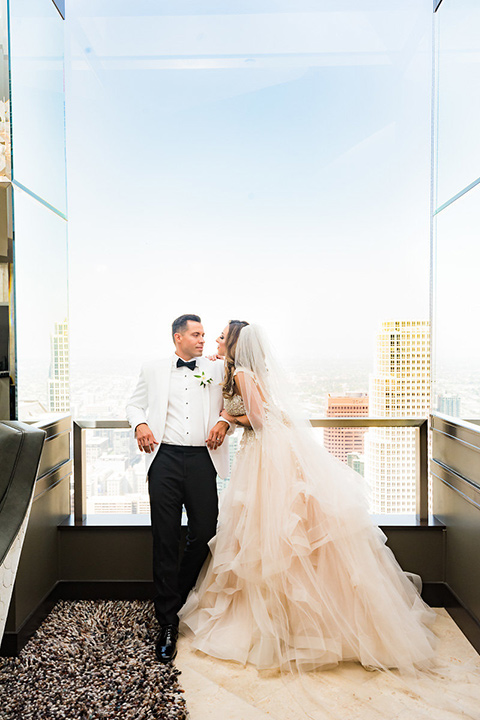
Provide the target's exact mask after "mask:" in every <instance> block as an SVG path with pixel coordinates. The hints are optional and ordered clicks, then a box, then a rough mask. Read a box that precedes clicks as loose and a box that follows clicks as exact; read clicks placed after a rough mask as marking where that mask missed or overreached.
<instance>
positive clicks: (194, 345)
mask: <svg viewBox="0 0 480 720" xmlns="http://www.w3.org/2000/svg"><path fill="white" fill-rule="evenodd" d="M204 345H205V332H204V330H203V325H202V323H199V322H192V320H189V321H188V322H187V329H186V330H185V332H184V333H175V346H176V349H177V354H178V355H180V357H182V358H183V359H184V360H192V359H193V358H196V357H200V356H201V355H202V353H203V346H204Z"/></svg>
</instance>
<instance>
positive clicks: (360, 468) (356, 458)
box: [347, 453, 365, 477]
mask: <svg viewBox="0 0 480 720" xmlns="http://www.w3.org/2000/svg"><path fill="white" fill-rule="evenodd" d="M347 465H348V467H351V468H352V470H355V472H357V473H358V474H359V475H361V476H362V477H364V475H365V458H364V456H363V455H360V454H359V453H348V455H347Z"/></svg>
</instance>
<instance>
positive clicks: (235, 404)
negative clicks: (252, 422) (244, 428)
mask: <svg viewBox="0 0 480 720" xmlns="http://www.w3.org/2000/svg"><path fill="white" fill-rule="evenodd" d="M223 404H224V406H225V410H226V411H227V412H228V414H229V415H233V416H234V417H238V416H239V415H246V414H247V413H246V410H245V404H244V402H243V398H242V396H241V395H232V396H231V397H226V398H224V402H223Z"/></svg>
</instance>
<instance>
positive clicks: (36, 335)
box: [14, 188, 68, 420]
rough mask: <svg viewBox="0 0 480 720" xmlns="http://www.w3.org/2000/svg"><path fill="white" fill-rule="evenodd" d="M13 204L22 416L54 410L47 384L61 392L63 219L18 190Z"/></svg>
mask: <svg viewBox="0 0 480 720" xmlns="http://www.w3.org/2000/svg"><path fill="white" fill-rule="evenodd" d="M14 203H15V285H16V288H15V290H16V327H17V373H18V375H17V378H18V381H17V382H18V401H19V408H18V416H19V419H20V420H26V419H29V418H31V417H35V418H38V417H39V416H40V415H41V414H42V413H44V412H57V411H58V407H57V406H56V404H55V402H54V403H53V404H52V403H50V402H49V401H48V396H49V387H50V390H53V391H54V392H55V393H56V394H58V393H60V394H59V397H60V396H61V395H63V394H64V392H65V391H64V390H62V391H61V392H60V390H61V386H60V384H58V385H57V383H60V382H61V379H62V371H60V377H59V378H56V379H55V375H56V373H55V369H54V368H55V365H56V364H57V363H58V346H57V345H55V342H53V341H54V339H55V336H56V335H57V334H58V331H59V326H62V327H67V325H65V320H66V318H67V312H68V297H67V293H68V288H67V237H66V235H67V227H66V226H67V223H66V221H65V220H63V219H62V218H60V217H59V216H58V215H57V214H56V213H54V212H52V211H51V210H49V209H47V208H46V207H45V206H44V205H42V204H41V203H39V202H38V201H37V200H34V199H33V198H32V197H31V196H30V195H28V194H27V193H25V192H23V191H21V190H19V189H18V188H16V189H15V197H14Z"/></svg>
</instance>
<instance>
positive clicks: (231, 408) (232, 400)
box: [223, 395, 255, 449]
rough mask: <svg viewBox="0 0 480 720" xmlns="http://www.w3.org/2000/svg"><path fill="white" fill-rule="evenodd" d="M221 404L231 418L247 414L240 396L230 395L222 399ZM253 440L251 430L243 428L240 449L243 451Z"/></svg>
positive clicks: (253, 434) (253, 435)
mask: <svg viewBox="0 0 480 720" xmlns="http://www.w3.org/2000/svg"><path fill="white" fill-rule="evenodd" d="M223 404H224V406H225V410H226V411H227V412H228V414H229V415H233V417H238V416H239V415H246V414H247V412H246V410H245V403H244V402H243V398H242V396H241V395H232V396H231V397H226V398H224V401H223ZM254 440H255V433H254V431H253V430H252V428H249V427H244V428H243V433H242V439H241V440H240V446H239V447H240V449H243V448H244V447H245V446H246V445H250V443H252V442H254Z"/></svg>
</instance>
